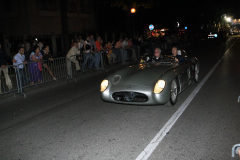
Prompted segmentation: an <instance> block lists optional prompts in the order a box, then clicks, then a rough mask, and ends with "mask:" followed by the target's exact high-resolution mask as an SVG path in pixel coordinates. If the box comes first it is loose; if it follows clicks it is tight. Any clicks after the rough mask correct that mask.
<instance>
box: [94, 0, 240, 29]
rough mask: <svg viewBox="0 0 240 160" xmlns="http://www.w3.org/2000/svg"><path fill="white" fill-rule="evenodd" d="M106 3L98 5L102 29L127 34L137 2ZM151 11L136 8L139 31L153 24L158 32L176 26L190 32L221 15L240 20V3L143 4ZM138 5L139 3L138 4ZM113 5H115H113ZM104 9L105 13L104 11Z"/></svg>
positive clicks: (185, 1) (186, 1) (187, 1)
mask: <svg viewBox="0 0 240 160" xmlns="http://www.w3.org/2000/svg"><path fill="white" fill-rule="evenodd" d="M106 1H107V0H103V1H102V2H99V4H98V8H97V13H98V14H97V19H98V20H99V21H100V23H102V24H106V25H100V26H99V29H100V30H104V31H114V30H121V31H128V30H129V27H131V26H130V25H131V24H132V21H133V16H132V15H131V13H130V8H131V6H134V5H137V2H138V1H137V0H136V1H134V0H129V1H126V0H115V1H116V2H118V1H119V2H122V3H121V4H123V5H125V7H126V8H124V7H123V6H121V5H119V4H116V5H115V4H114V3H113V1H114V0H112V1H109V3H105V2H106ZM140 1H141V2H142V1H143V3H146V5H149V4H151V5H152V6H151V7H150V8H148V7H145V6H139V7H138V6H137V7H136V10H137V12H136V13H135V15H134V23H135V28H136V30H139V31H142V30H143V29H147V28H148V25H149V24H154V25H155V27H156V28H162V27H168V28H172V27H174V26H175V25H176V22H180V24H182V25H183V26H190V27H191V28H200V26H201V24H207V23H209V22H213V21H215V22H217V21H219V20H220V19H221V15H222V14H227V15H228V16H232V17H233V18H240V2H238V1H231V0H230V1H227V0H223V1H221V2H220V1H206V0H202V1H191V0H181V1H179V0H177V1H174V0H172V1H171V0H158V1H157V0H148V1H146V0H145V1H144V0H140ZM135 2H136V3H135ZM112 4H114V5H112ZM103 8H104V9H103Z"/></svg>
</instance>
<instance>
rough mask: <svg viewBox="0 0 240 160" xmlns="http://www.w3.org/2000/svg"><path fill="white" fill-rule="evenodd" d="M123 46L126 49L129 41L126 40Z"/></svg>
mask: <svg viewBox="0 0 240 160" xmlns="http://www.w3.org/2000/svg"><path fill="white" fill-rule="evenodd" d="M122 44H123V48H126V47H127V46H128V41H125V40H124V41H123V43H122Z"/></svg>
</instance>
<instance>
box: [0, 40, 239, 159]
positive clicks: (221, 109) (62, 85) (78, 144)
mask: <svg viewBox="0 0 240 160" xmlns="http://www.w3.org/2000/svg"><path fill="white" fill-rule="evenodd" d="M232 44H234V45H233V46H232ZM231 46H232V48H230V49H229V47H231ZM228 49H229V51H228V52H226V51H227V50H228ZM225 52H226V54H225V55H224V56H223V54H224V53H225ZM239 52H240V38H238V37H232V38H229V39H228V40H226V41H223V40H211V41H202V42H200V43H199V44H197V45H196V46H193V47H191V48H189V49H188V53H189V54H191V55H194V56H197V57H199V59H200V65H201V73H200V80H202V79H203V78H204V77H205V76H206V74H207V73H208V72H209V70H210V69H211V68H212V67H213V66H214V65H215V64H216V63H217V62H218V61H219V59H220V58H221V57H222V56H223V58H222V60H221V63H220V64H219V66H218V67H217V68H216V70H215V71H214V72H213V74H212V75H211V76H210V78H209V79H208V80H207V81H206V83H205V84H204V85H203V87H202V88H201V89H200V91H199V92H198V94H197V95H196V97H195V98H194V99H193V101H192V102H191V103H190V104H189V106H188V108H187V109H186V110H185V111H184V113H183V114H182V116H181V117H180V118H179V119H178V121H177V122H176V123H175V125H174V126H173V127H172V128H171V130H170V131H169V133H168V134H167V135H166V136H165V137H164V139H163V140H162V141H161V142H160V143H159V145H158V146H157V148H156V150H154V151H153V153H152V154H151V156H150V158H149V159H151V160H189V159H191V160H200V159H202V160H208V159H209V160H212V159H214V160H228V159H231V149H232V146H233V145H234V144H236V143H240V129H239V126H240V104H239V103H237V98H238V96H239V95H240V91H239V89H240V83H239V82H240V63H239V62H240V54H239ZM105 76H106V73H104V72H98V73H90V74H84V75H82V76H79V77H78V79H77V82H70V83H66V82H64V81H61V82H59V81H58V82H56V83H49V84H47V85H45V86H40V87H37V88H30V89H28V90H27V98H26V99H24V98H23V97H20V96H19V97H16V98H13V97H12V95H6V96H3V97H0V98H1V99H0V160H132V159H136V158H137V157H138V155H139V154H140V153H141V152H142V151H143V150H144V148H145V147H146V146H147V145H148V144H149V142H150V141H151V140H152V139H153V137H155V135H156V134H157V133H158V132H159V130H161V128H162V127H163V126H164V125H165V124H166V122H167V121H168V120H169V119H170V117H171V116H172V115H173V114H174V113H175V112H176V111H177V109H178V108H179V106H181V104H182V103H183V102H184V100H185V99H186V98H187V97H188V96H189V95H190V94H191V93H192V91H193V90H194V89H195V88H196V87H197V86H198V84H195V83H193V84H192V85H191V86H190V87H189V88H187V90H185V91H184V92H183V93H182V94H181V95H179V98H178V102H177V104H176V105H175V106H174V107H166V106H135V105H121V104H112V103H106V102H103V101H102V100H101V99H100V97H99V84H100V82H101V80H102V79H103V78H104V77H105Z"/></svg>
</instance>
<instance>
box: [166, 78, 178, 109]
mask: <svg viewBox="0 0 240 160" xmlns="http://www.w3.org/2000/svg"><path fill="white" fill-rule="evenodd" d="M177 98H178V84H177V80H176V79H174V80H173V81H172V83H171V90H170V100H169V102H168V103H167V104H166V105H167V106H168V107H170V106H173V105H174V104H176V102H177Z"/></svg>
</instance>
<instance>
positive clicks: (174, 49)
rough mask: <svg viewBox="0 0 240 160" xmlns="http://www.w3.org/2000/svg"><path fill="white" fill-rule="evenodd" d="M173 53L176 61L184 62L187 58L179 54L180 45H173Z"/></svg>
mask: <svg viewBox="0 0 240 160" xmlns="http://www.w3.org/2000/svg"><path fill="white" fill-rule="evenodd" d="M172 54H173V57H174V59H175V61H176V62H180V63H181V62H183V61H184V60H185V59H184V57H183V56H181V55H178V47H173V48H172Z"/></svg>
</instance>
